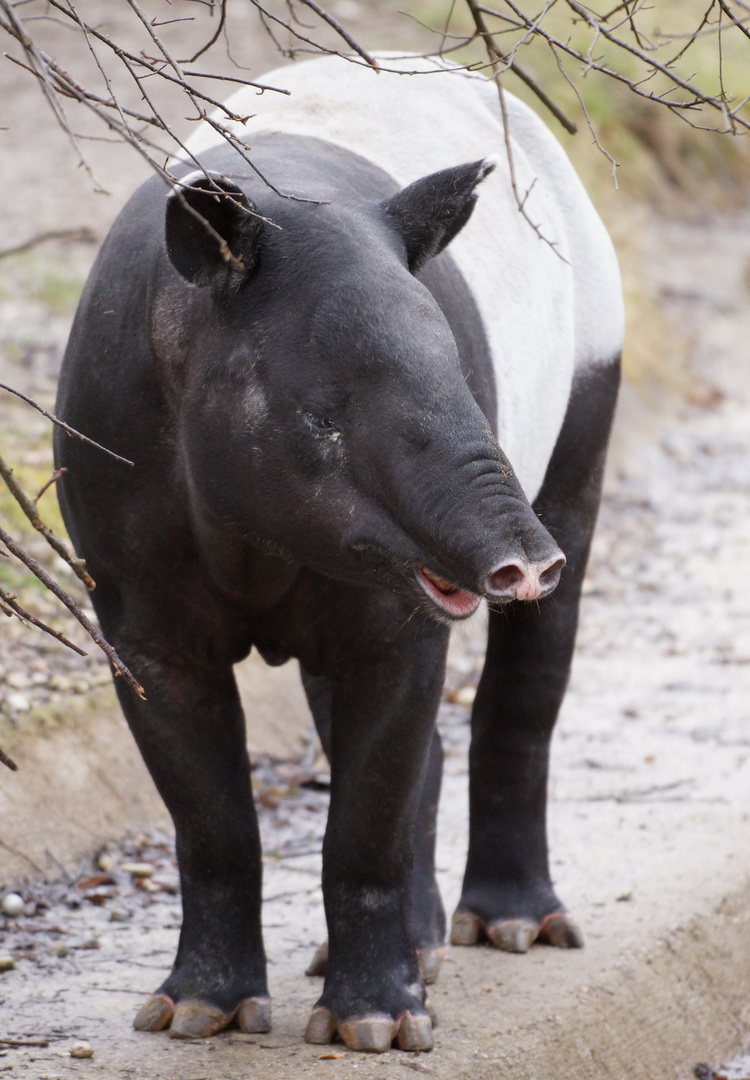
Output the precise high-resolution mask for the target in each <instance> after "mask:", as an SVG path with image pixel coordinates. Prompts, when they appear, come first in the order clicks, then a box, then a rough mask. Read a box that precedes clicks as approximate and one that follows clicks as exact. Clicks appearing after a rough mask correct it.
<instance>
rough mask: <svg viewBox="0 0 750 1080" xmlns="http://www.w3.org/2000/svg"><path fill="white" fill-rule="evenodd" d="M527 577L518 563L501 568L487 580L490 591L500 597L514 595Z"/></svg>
mask: <svg viewBox="0 0 750 1080" xmlns="http://www.w3.org/2000/svg"><path fill="white" fill-rule="evenodd" d="M525 576H526V573H525V571H524V569H523V567H522V566H519V565H518V563H508V565H507V566H500V567H498V569H497V570H494V571H493V572H492V573H491V574H490V575H489V577H488V578H487V582H488V585H489V591H490V592H495V593H498V594H500V595H504V594H507V593H510V594H514V593H515V591H516V588H517V586H518V585H520V584H521V582H522V581H523V580H524V578H525Z"/></svg>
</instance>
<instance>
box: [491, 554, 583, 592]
mask: <svg viewBox="0 0 750 1080" xmlns="http://www.w3.org/2000/svg"><path fill="white" fill-rule="evenodd" d="M564 566H565V556H564V555H563V553H562V552H561V551H560V550H559V549H558V550H557V551H556V552H555V554H554V555H551V556H549V558H547V559H545V560H544V561H543V562H528V561H527V560H526V559H520V558H519V559H513V560H511V561H510V562H505V563H502V564H501V565H500V566H498V567H496V569H494V570H492V571H491V572H490V573H489V574H488V575H487V577H486V578H485V582H484V589H485V592H486V594H487V595H488V596H494V597H497V598H498V599H499V600H540V599H541V598H542V597H543V596H547V594H548V593H551V592H552V590H553V589H554V588H555V586H556V585H557V583H558V582H559V580H560V574H561V573H562V568H563V567H564Z"/></svg>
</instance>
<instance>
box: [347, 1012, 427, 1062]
mask: <svg viewBox="0 0 750 1080" xmlns="http://www.w3.org/2000/svg"><path fill="white" fill-rule="evenodd" d="M428 1023H429V1021H428ZM397 1031H398V1023H397V1022H396V1021H395V1020H393V1019H392V1018H391V1017H390V1016H387V1015H386V1014H384V1013H374V1014H373V1015H372V1016H363V1017H361V1018H360V1019H359V1020H345V1021H344V1023H343V1024H341V1025H340V1026H339V1035H340V1037H341V1039H342V1040H343V1042H345V1043H346V1045H347V1046H348V1047H349V1049H350V1050H361V1051H363V1052H365V1053H370V1054H384V1053H386V1051H387V1050H390V1048H391V1046H392V1044H393V1040H394V1039H395V1037H396V1033H397Z"/></svg>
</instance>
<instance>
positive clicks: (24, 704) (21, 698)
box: [5, 694, 31, 713]
mask: <svg viewBox="0 0 750 1080" xmlns="http://www.w3.org/2000/svg"><path fill="white" fill-rule="evenodd" d="M5 704H6V706H7V707H8V709H9V710H10V711H11V712H12V713H19V712H28V711H29V709H30V708H31V703H30V701H29V699H28V698H27V697H26V696H25V695H24V694H8V695H7V697H6V698H5Z"/></svg>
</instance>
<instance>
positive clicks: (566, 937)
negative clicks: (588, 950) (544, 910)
mask: <svg viewBox="0 0 750 1080" xmlns="http://www.w3.org/2000/svg"><path fill="white" fill-rule="evenodd" d="M537 941H542V942H544V944H545V945H555V946H556V947H557V948H558V949H582V948H583V934H582V933H581V928H580V927H579V925H578V923H577V922H576V921H575V919H574V918H573V916H572V915H568V913H567V911H558V912H555V913H554V914H552V915H548V916H547V917H546V919H542V923H541V925H540V927H539V933H538V934H537Z"/></svg>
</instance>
